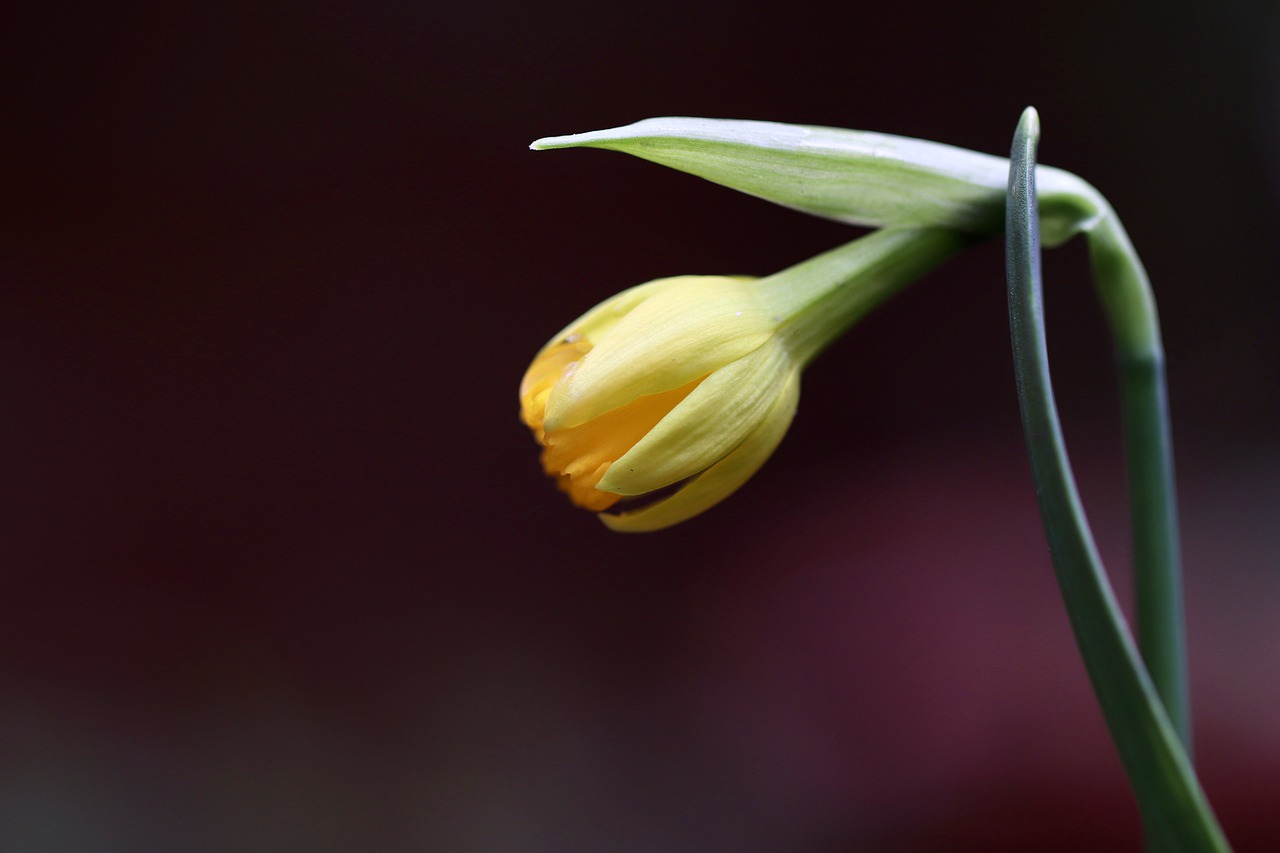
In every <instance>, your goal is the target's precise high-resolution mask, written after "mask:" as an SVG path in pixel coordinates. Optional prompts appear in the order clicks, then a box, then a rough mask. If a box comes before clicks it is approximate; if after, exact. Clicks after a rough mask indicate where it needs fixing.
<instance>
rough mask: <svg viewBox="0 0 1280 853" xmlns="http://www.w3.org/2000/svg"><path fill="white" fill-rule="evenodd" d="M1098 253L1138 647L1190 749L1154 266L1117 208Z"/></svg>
mask: <svg viewBox="0 0 1280 853" xmlns="http://www.w3.org/2000/svg"><path fill="white" fill-rule="evenodd" d="M1089 254H1090V257H1091V259H1092V261H1093V273H1094V280H1095V282H1096V283H1097V288H1098V293H1099V296H1100V297H1101V299H1102V303H1103V306H1104V309H1105V310H1106V313H1107V317H1108V319H1109V322H1110V324H1111V328H1112V336H1113V338H1114V339H1115V342H1116V360H1117V362H1118V368H1119V373H1120V386H1121V398H1122V408H1123V418H1124V433H1125V452H1126V460H1127V463H1128V468H1129V503H1130V516H1131V524H1132V539H1133V546H1132V547H1133V570H1134V593H1135V595H1134V599H1135V611H1136V613H1135V615H1136V622H1137V634H1138V648H1139V649H1141V651H1142V657H1143V660H1144V661H1146V664H1147V669H1148V670H1149V671H1150V673H1151V680H1152V681H1153V682H1154V683H1155V686H1156V690H1157V692H1159V694H1160V698H1161V699H1162V700H1163V701H1164V705H1165V709H1166V710H1167V711H1168V712H1169V719H1170V720H1171V721H1172V722H1173V725H1174V727H1175V728H1176V729H1177V730H1178V735H1179V737H1181V739H1182V743H1183V746H1184V747H1185V748H1186V750H1187V752H1188V754H1190V753H1191V703H1190V698H1189V691H1188V686H1187V653H1186V636H1185V631H1184V629H1183V602H1182V564H1181V558H1180V548H1179V536H1178V508H1177V501H1176V498H1175V494H1176V491H1175V484H1174V474H1173V442H1172V438H1171V436H1170V430H1169V406H1168V398H1167V395H1166V391H1165V375H1164V347H1163V345H1162V344H1161V341H1160V321H1159V318H1158V316H1157V313H1156V305H1155V300H1154V298H1152V295H1151V285H1150V283H1149V282H1148V280H1147V275H1146V271H1145V270H1144V269H1143V268H1142V262H1141V261H1140V260H1139V259H1138V256H1137V253H1136V252H1135V251H1134V250H1133V245H1132V244H1131V243H1130V242H1129V237H1128V235H1127V234H1125V231H1124V227H1123V226H1122V225H1121V224H1120V220H1119V219H1117V218H1116V215H1115V214H1114V213H1113V212H1112V211H1111V210H1110V208H1108V209H1107V210H1106V211H1105V215H1103V216H1102V217H1100V218H1099V219H1098V220H1097V222H1096V224H1095V225H1094V226H1093V228H1092V229H1091V230H1090V231H1089Z"/></svg>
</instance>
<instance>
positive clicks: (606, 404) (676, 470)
mask: <svg viewBox="0 0 1280 853" xmlns="http://www.w3.org/2000/svg"><path fill="white" fill-rule="evenodd" d="M962 243H963V240H962V239H961V238H960V237H958V236H957V235H955V234H954V233H953V232H950V231H947V230H942V229H885V230H882V231H877V232H875V233H873V234H870V235H868V236H866V237H863V238H862V239H860V240H856V241H854V242H853V243H849V244H847V245H845V246H842V247H840V248H839V249H836V250H833V251H831V252H827V253H826V254H823V255H819V256H818V257H816V258H813V259H812V260H809V261H806V262H805V263H802V264H799V265H797V266H794V267H791V268H789V269H787V270H784V271H783V272H780V273H778V274H776V275H773V276H770V277H768V278H764V279H751V278H743V277H727V276H680V277H675V278H665V279H659V280H657V281H653V282H650V283H648V284H644V285H640V286H639V287H633V288H631V289H630V290H625V291H623V292H622V293H619V294H618V295H616V296H614V297H612V298H611V299H608V300H606V301H605V302H603V303H601V304H600V305H598V306H596V307H595V308H593V309H592V310H591V311H589V312H587V313H586V314H584V315H583V316H582V317H580V318H579V319H577V320H576V321H574V322H573V323H571V324H570V325H569V326H568V327H567V328H566V329H565V330H564V331H562V332H561V333H560V334H558V335H556V336H555V337H554V338H552V339H551V341H550V342H549V343H548V344H547V345H546V346H545V347H543V348H542V350H541V351H540V352H539V353H538V355H537V356H536V357H535V358H534V360H533V363H532V364H531V365H530V367H529V369H528V371H526V373H525V375H524V379H523V381H522V382H521V384H520V409H521V418H522V420H523V421H524V422H525V424H526V425H528V426H529V428H530V429H531V430H532V431H533V434H534V437H535V438H536V439H537V441H538V442H539V443H540V444H541V445H542V446H543V452H542V464H543V468H544V469H545V470H546V472H547V474H549V475H551V476H552V477H555V478H556V479H557V481H558V483H559V485H560V488H561V489H562V490H563V491H565V492H566V493H567V494H568V495H569V498H570V499H571V500H572V501H573V502H574V503H575V504H577V505H578V506H580V507H583V508H585V509H589V510H592V511H595V512H598V513H600V518H601V519H602V520H603V521H604V523H605V524H607V525H608V526H609V527H611V528H613V529H614V530H623V531H647V530H658V529H661V528H663V527H668V526H670V525H672V524H676V523H678V522H680V521H684V520H685V519H688V518H691V517H693V516H695V515H697V514H699V513H701V512H703V511H704V510H707V509H709V508H710V507H712V506H714V505H715V504H717V503H719V502H720V501H722V500H723V499H724V498H726V497H728V496H729V495H730V494H732V493H733V492H734V491H735V490H737V489H738V488H739V487H740V486H742V484H743V483H745V482H746V481H747V480H748V479H749V478H750V477H751V475H752V474H754V473H755V472H756V471H757V470H758V469H759V468H760V466H761V465H763V464H764V463H765V461H766V460H767V459H768V458H769V456H770V455H771V454H772V453H773V451H774V449H775V448H777V446H778V444H779V442H781V441H782V437H783V435H784V434H785V433H786V431H787V428H788V427H789V426H790V424H791V421H792V418H793V417H794V415H795V412H796V404H797V402H798V401H799V396H800V372H801V370H802V368H803V367H804V366H805V365H806V364H807V363H808V362H809V361H810V360H811V359H812V358H813V357H814V356H815V355H816V354H817V353H818V352H819V351H820V350H822V349H823V348H824V347H826V346H827V345H828V344H829V343H831V341H833V340H834V339H835V338H836V337H838V335H839V334H840V333H841V332H842V331H843V330H844V329H845V328H846V327H847V326H848V325H849V324H850V323H852V322H853V321H854V320H856V319H857V318H858V317H860V316H862V315H863V314H864V313H866V311H867V310H869V309H870V308H871V307H873V306H874V305H876V304H878V303H879V302H880V301H881V300H883V299H884V298H886V297H887V296H889V295H890V294H892V293H894V292H896V291H897V290H898V289H899V288H901V287H902V286H903V285H905V284H906V283H908V282H910V281H912V280H914V279H915V278H918V277H919V276H920V275H922V274H923V273H924V272H925V271H926V270H928V269H929V268H931V267H932V266H933V265H934V264H936V263H938V262H940V261H941V260H943V259H944V258H945V257H947V256H949V255H950V254H951V253H952V252H954V251H955V250H956V249H958V248H959V247H960V246H961V245H962Z"/></svg>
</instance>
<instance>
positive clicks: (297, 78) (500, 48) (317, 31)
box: [0, 0, 1280, 853]
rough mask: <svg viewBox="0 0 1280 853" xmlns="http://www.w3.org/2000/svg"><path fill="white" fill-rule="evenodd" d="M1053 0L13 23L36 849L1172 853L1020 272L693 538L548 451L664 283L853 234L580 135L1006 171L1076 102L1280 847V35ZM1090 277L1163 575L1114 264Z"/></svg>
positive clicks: (12, 229) (891, 366) (1081, 459)
mask: <svg viewBox="0 0 1280 853" xmlns="http://www.w3.org/2000/svg"><path fill="white" fill-rule="evenodd" d="M1026 6H1027V8H1023V9H1020V10H1019V11H1017V12H1016V13H1014V12H1012V10H1011V8H1010V7H1006V6H1005V5H1004V4H998V3H989V2H981V3H977V4H963V5H954V4H950V3H943V2H924V3H916V4H897V5H894V4H887V5H886V4H875V5H874V6H873V7H865V8H864V7H861V6H857V5H850V4H844V5H843V6H837V7H835V8H834V10H828V9H825V8H823V7H818V6H810V5H809V4H800V5H798V6H797V5H795V4H791V5H787V4H781V3H776V4H775V3H746V4H742V3H729V2H709V3H702V4H693V3H675V2H669V0H658V2H654V3H648V4H639V5H636V6H635V7H634V9H628V8H624V7H620V6H619V7H609V6H604V7H602V6H600V5H599V4H586V3H580V4H579V3H568V2H553V3H543V4H524V5H515V4H508V5H502V6H499V7H496V8H486V7H478V6H477V7H473V8H471V9H469V10H466V9H463V8H462V6H461V5H457V4H447V5H445V6H433V5H431V4H426V3H407V2H396V0H374V2H367V3H355V2H319V3H316V2H307V3H303V2H297V3H267V4H256V3H243V2H242V3H236V2H230V3H221V4H203V3H195V4H186V5H181V6H173V5H171V4H159V3H151V4H145V3H144V4H134V5H129V6H127V7H126V8H123V9H122V8H116V7H107V8H102V9H98V10H96V11H94V10H86V9H83V8H75V7H58V6H56V5H51V6H46V7H44V8H45V11H43V12H41V13H39V15H40V18H39V19H38V20H37V19H35V18H34V17H28V18H27V19H25V20H21V21H17V22H16V23H14V24H13V25H11V27H10V28H9V34H10V37H11V39H13V40H14V42H15V44H14V45H13V46H12V48H11V49H10V50H7V51H6V54H7V55H8V56H9V57H10V59H11V63H12V73H11V75H10V77H9V79H10V85H9V86H8V87H6V88H7V91H8V94H9V102H10V105H11V108H10V111H9V120H8V122H7V125H6V126H7V130H6V133H5V137H6V143H7V145H6V149H7V155H6V156H5V158H4V164H3V167H0V168H3V170H4V174H3V180H2V181H0V186H3V187H4V191H5V194H6V198H7V200H8V201H7V204H5V205H4V213H3V229H2V232H0V247H2V248H3V259H4V263H3V271H4V290H3V292H4V305H5V310H4V312H3V315H2V319H0V324H3V333H2V334H0V354H2V357H0V383H2V384H0V387H2V388H3V399H4V401H5V415H4V417H3V418H2V419H0V439H2V441H0V458H3V460H4V465H3V470H4V471H5V472H6V474H5V481H6V488H5V489H4V495H5V498H4V505H3V507H2V513H0V519H2V521H0V526H2V527H0V555H2V558H3V564H2V567H0V572H2V574H0V578H3V582H4V583H3V586H4V590H5V594H4V597H3V604H2V605H0V608H3V609H2V611H0V679H3V681H2V684H0V848H3V849H4V850H13V851H37V850H93V851H103V850H109V851H115V850H119V851H139V850H185V851H203V850H209V851H214V850H237V851H242V850H308V851H316V850H343V851H345V850H432V851H437V850H439V851H463V850H483V851H516V853H522V851H601V850H608V851H657V850H662V851H675V850H681V851H684V850H688V851H694V850H697V851H743V852H744V853H752V851H761V853H767V852H768V851H794V853H818V851H823V853H830V851H852V850H876V851H916V850H984V851H991V850H1004V849H1009V850H1028V849H1034V850H1050V851H1051V850H1081V849H1088V850H1113V849H1114V850H1135V849H1138V847H1139V844H1140V842H1139V837H1138V829H1137V819H1136V812H1135V809H1134V806H1133V802H1132V798H1131V796H1130V795H1129V793H1128V790H1127V786H1126V783H1125V780H1124V777H1123V774H1122V772H1121V769H1120V766H1119V763H1118V761H1117V759H1116V757H1115V753H1114V749H1113V747H1112V745H1111V743H1110V741H1109V739H1108V736H1107V733H1106V730H1105V728H1104V726H1103V724H1102V722H1101V718H1100V716H1099V714H1098V712H1097V710H1096V707H1095V703H1094V700H1093V697H1092V694H1091V693H1090V690H1089V687H1088V684H1087V682H1086V680H1085V678H1084V675H1083V671H1082V668H1081V666H1080V664H1079V661H1078V657H1077V655H1076V652H1075V649H1074V645H1073V641H1072V638H1071V636H1070V632H1069V629H1068V626H1067V622H1066V619H1065V617H1064V615H1063V611H1062V606H1061V602H1060V599H1059V598H1058V594H1057V590H1056V587H1055V585H1054V581H1053V578H1052V572H1051V569H1050V566H1049V563H1048V559H1047V556H1046V552H1045V547H1044V544H1043V539H1042V537H1041V534H1040V530H1039V526H1038V516H1037V513H1036V509H1035V505H1034V495H1033V490H1032V485H1031V482H1030V478H1029V475H1028V473H1027V470H1026V465H1025V461H1024V454H1023V447H1022V444H1021V436H1020V433H1019V426H1018V415H1017V407H1016V400H1015V398H1014V389H1013V381H1012V374H1011V365H1010V358H1009V344H1008V332H1007V328H1006V321H1005V313H1004V312H1005V308H1004V303H1003V289H1004V285H1003V259H1002V250H1001V247H1000V246H999V245H998V243H994V242H993V243H991V244H989V245H985V246H982V247H979V248H977V249H974V250H972V251H971V252H969V253H968V254H966V255H964V256H962V257H961V258H959V259H957V260H956V261H954V262H952V263H950V264H948V265H947V266H946V267H944V268H943V269H941V270H940V271H938V272H936V273H935V274H933V275H932V276H930V277H929V278H928V279H927V280H926V281H924V282H922V283H921V284H920V285H918V286H917V287H915V288H914V289H913V290H911V291H910V292H908V293H907V294H905V295H904V296H902V297H901V298H900V299H897V300H895V301H894V302H893V303H891V304H890V305H888V306H886V307H885V308H883V309H882V310H881V311H880V312H878V313H877V314H875V315H874V316H872V317H871V318H869V319H868V320H867V321H866V322H864V323H863V324H862V325H861V326H860V327H859V328H857V329H856V330H855V331H854V332H853V333H851V334H850V335H849V336H848V337H847V339H846V340H844V341H842V342H841V343H840V344H839V345H837V346H836V347H834V348H833V349H832V350H831V351H830V352H829V353H828V354H826V355H825V356H824V357H823V358H822V359H821V360H820V361H819V362H818V363H817V364H816V365H815V366H814V367H813V369H812V370H811V371H810V372H809V373H808V374H807V375H806V380H805V391H804V395H803V400H802V403H801V410H800V414H799V416H798V419H797V421H796V423H795V425H794V426H793V429H792V432H791V435H790V436H789V437H788V440H787V441H786V442H785V443H784V445H783V447H782V448H781V449H780V450H779V452H778V453H777V454H776V455H775V457H774V459H773V460H771V462H770V463H769V464H768V465H767V466H766V468H765V469H764V470H763V471H762V472H761V473H760V474H759V475H758V476H757V477H756V478H755V479H754V480H753V481H752V482H751V483H750V484H749V485H748V487H746V488H745V489H743V490H742V491H741V492H740V493H739V494H738V495H736V496H735V497H734V498H732V499H731V500H730V501H729V502H727V503H726V504H724V505H722V506H721V507H719V508H717V509H716V510H714V511H713V512H711V513H709V514H708V515H706V516H704V517H702V518H700V519H698V520H697V521H695V522H693V523H690V524H688V525H686V526H683V527H682V528H679V529H675V530H672V531H669V532H665V533H660V534H653V535H647V536H633V537H628V536H619V535H614V534H610V533H608V532H607V531H605V530H604V529H603V528H602V527H600V526H599V524H598V523H597V522H596V521H595V520H593V519H592V518H591V517H590V516H589V515H586V514H583V513H581V512H578V511H575V510H573V509H572V508H571V507H569V506H568V505H567V503H565V502H564V501H563V500H561V498H560V497H559V495H558V494H557V493H556V492H555V490H554V488H553V487H552V486H551V484H550V483H549V482H547V481H545V480H544V478H543V477H542V476H541V474H540V472H539V469H538V465H537V461H536V456H537V453H536V449H535V447H534V445H533V443H532V441H531V439H530V437H529V436H528V435H527V434H526V432H525V430H524V429H523V427H522V426H521V425H520V424H519V423H518V421H517V419H516V401H515V386H516V384H517V382H518V381H519V377H520V374H521V372H522V371H523V369H524V367H525V365H526V363H527V361H528V359H529V358H530V357H531V356H532V354H533V353H534V352H535V351H536V350H537V348H538V347H539V346H540V345H541V344H542V343H543V342H544V340H545V339H546V338H547V337H548V336H549V335H550V334H552V333H553V332H554V331H555V330H556V329H558V328H560V327H561V326H562V325H563V324H564V323H565V322H567V321H568V320H569V319H571V318H572V317H574V316H576V315H577V314H578V313H580V312H581V311H582V310H584V309H585V308H587V307H589V306H590V305H592V304H594V303H595V302H597V301H598V300H600V299H602V298H604V297H605V296H608V295H609V294H611V293H613V292H615V291H616V290H619V289H621V288H623V287H626V286H629V285H631V284H636V283H639V282H642V281H645V280H648V279H650V278H654V277H658V276H662V275H672V274H678V273H752V274H767V273H770V272H773V271H776V270H778V269H780V268H782V267H784V266H786V265H788V264H791V263H794V262H797V261H799V260H802V259H804V258H806V257H808V256H810V255H812V254H814V253H816V252H819V251H822V250H825V249H827V248H830V247H832V246H834V245H837V244H838V243H840V242H843V241H845V240H847V239H850V238H851V237H853V236H855V234H856V232H854V231H853V230H851V229H848V228H844V227H842V226H838V225H835V224H832V223H828V222H823V221H820V220H816V219H811V218H807V217H804V216H801V215H799V214H795V213H792V212H789V211H785V210H782V209H779V208H774V207H771V206H769V205H767V204H764V203H762V202H758V201H755V200H752V199H749V198H746V197H744V196H741V195H738V194H735V193H732V192H730V191H727V190H724V189H721V188H718V187H714V186H712V185H710V184H706V183H703V182H700V181H697V180H695V179H693V178H689V177H687V176H683V175H679V174H676V173H674V172H667V171H664V170H662V169H660V168H658V167H656V166H653V165H650V164H647V163H643V162H641V161H638V160H632V159H628V158H625V157H623V156H622V155H616V154H608V153H602V152H595V151H584V152H557V153H544V154H532V153H530V152H528V151H527V150H526V146H527V144H528V143H529V142H530V141H532V140H533V139H534V138H536V137H539V136H544V135H550V134H560V133H571V132H577V131H584V130H590V129H596V128H601V127H608V126H613V125H617V124H624V123H627V122H630V121H634V120H637V119H640V118H644V117H647V116H652V115H706V116H717V117H732V118H758V119H772V120H779V121H793V122H801V123H812V124H829V125H837V126H845V127H857V128H863V129H871V130H879V131H884V132H890V133H900V134H905V135H910V136H920V137H925V138H930V139H937V140H940V141H945V142H950V143H954V144H958V145H963V146H967V147H971V148H975V149H978V150H982V151H988V152H992V153H1004V152H1006V151H1007V150H1008V145H1009V140H1010V137H1011V134H1012V131H1013V128H1014V124H1015V123H1016V121H1017V118H1018V115H1019V113H1020V112H1021V110H1022V108H1023V107H1024V106H1026V105H1028V104H1034V105H1035V106H1036V107H1037V108H1038V109H1039V110H1040V113H1041V117H1042V120H1043V126H1044V138H1043V144H1042V148H1041V156H1042V158H1043V159H1044V161H1045V162H1048V163H1053V164H1055V165H1059V166H1063V167H1065V168H1068V169H1071V170H1073V171H1076V172H1078V173H1079V174H1081V175H1083V176H1084V177H1085V178H1087V179H1088V180H1090V181H1091V182H1093V183H1094V184H1095V185H1097V186H1098V187H1099V188H1100V189H1101V190H1102V191H1103V192H1104V193H1105V194H1106V195H1107V196H1108V197H1109V198H1110V199H1111V201H1112V202H1113V204H1114V205H1115V206H1116V208H1117V209H1118V210H1119V212H1120V214H1121V216H1122V217H1123V218H1124V220H1125V222H1126V224H1127V226H1128V228H1129V230H1130V232H1131V235H1132V236H1133V238H1134V241H1135V243H1136V244H1137V246H1138V248H1139V250H1140V251H1141V252H1142V255H1143V258H1144V260H1145V261H1146V263H1147V265H1148V268H1149V270H1150V272H1151V274H1152V278H1153V280H1154V282H1155V285H1156V288H1157V292H1158V298H1159V300H1160V307H1161V310H1162V314H1163V319H1164V322H1165V334H1166V343H1167V346H1168V350H1169V357H1170V368H1171V395H1172V401H1173V406H1174V413H1175V425H1174V428H1175V438H1176V442H1177V449H1178V463H1179V467H1180V477H1181V481H1182V486H1183V502H1184V508H1183V511H1184V535H1185V540H1186V541H1185V546H1186V563H1187V576H1188V590H1189V622H1190V630H1191V634H1190V641H1191V646H1192V654H1191V657H1192V666H1193V672H1192V677H1193V690H1194V698H1195V704H1196V723H1197V737H1198V758H1199V762H1200V766H1201V768H1202V773H1203V779H1204V783H1205V786H1206V789H1207V791H1208V794H1209V796H1210V799H1211V800H1212V801H1213V802H1214V803H1215V805H1216V807H1217V808H1218V810H1219V814H1220V816H1221V818H1222V821H1223V823H1224V825H1225V827H1226V830H1227V832H1228V835H1229V836H1230V837H1231V838H1232V840H1233V841H1234V843H1235V844H1236V846H1237V849H1238V850H1241V851H1247V850H1266V849H1270V846H1269V845H1270V844H1272V843H1274V837H1275V833H1276V822H1275V817H1274V806H1273V804H1274V799H1275V793H1276V791H1277V790H1280V728H1278V727H1277V726H1276V724H1275V716H1274V709H1275V708H1276V707H1277V706H1278V705H1280V683H1278V682H1277V678H1276V668H1275V667H1276V661H1277V659H1280V657H1278V655H1277V653H1280V620H1278V619H1277V618H1276V615H1277V612H1278V611H1277V607H1280V575H1278V574H1277V571H1276V566H1277V557H1278V556H1280V539H1278V538H1277V534H1276V524H1275V522H1276V518H1277V508H1278V507H1280V486H1278V485H1277V483H1280V479H1278V478H1277V474H1280V442H1278V441H1277V431H1276V421H1277V414H1278V411H1277V398H1276V394H1275V389H1276V387H1277V378H1278V377H1277V372H1278V370H1280V343H1278V341H1280V336H1277V335H1275V334H1274V331H1273V327H1274V324H1275V321H1276V319H1277V308H1278V307H1280V288H1277V287H1276V283H1277V276H1278V274H1280V258H1278V252H1277V243H1276V239H1275V235H1276V234H1277V233H1280V211H1278V209H1277V198H1278V197H1280V193H1278V192H1277V189H1278V185H1280V157H1277V154H1278V153H1280V122H1278V121H1277V120H1276V116H1277V115H1280V63H1278V62H1277V60H1276V56H1277V55H1280V54H1277V52H1276V50H1275V47H1276V43H1277V37H1278V36H1280V19H1278V18H1277V14H1276V12H1275V10H1274V9H1271V8H1270V7H1269V6H1268V5H1267V4H1262V3H1246V2H1236V3H1228V4H1225V5H1224V4H1220V3H1215V4H1210V3H1209V2H1207V0H1196V2H1193V3H1191V4H1184V5H1183V6H1181V7H1178V8H1179V9H1181V11H1177V10H1175V9H1173V8H1166V7H1163V6H1161V7H1159V13H1158V15H1157V14H1156V7H1154V6H1149V5H1147V4H1134V3H1102V2H1086V3H1083V4H1077V5H1076V6H1063V5H1060V4H1059V5H1053V6H1049V5H1044V6H1035V5H1033V4H1026ZM1020 43H1021V44H1024V45H1025V46H1023V47H1019V44H1020ZM1046 276H1047V286H1048V288H1049V292H1048V300H1049V304H1048V311H1049V326H1050V335H1051V345H1052V346H1053V353H1054V357H1055V369H1056V373H1055V377H1056V379H1057V381H1058V388H1059V398H1060V402H1061V403H1062V405H1063V407H1064V410H1065V417H1066V419H1067V429H1068V438H1069V440H1070V441H1071V442H1072V449H1073V452H1074V454H1075V458H1076V461H1077V463H1078V465H1079V466H1080V472H1079V474H1080V478H1081V484H1082V488H1083V490H1084V495H1085V499H1086V502H1087V504H1088V506H1089V509H1090V511H1091V513H1092V517H1093V519H1094V522H1095V525H1096V528H1097V534H1098V537H1099V539H1100V542H1101V545H1102V548H1103V551H1104V553H1105V555H1106V556H1107V558H1108V560H1109V563H1110V565H1111V567H1112V572H1113V575H1114V576H1115V578H1116V581H1117V584H1118V586H1119V587H1120V589H1121V591H1122V594H1123V592H1124V590H1126V589H1127V581H1126V572H1125V569H1124V567H1125V560H1126V556H1127V555H1126V544H1125V543H1126V532H1125V526H1126V525H1125V520H1124V512H1125V510H1124V488H1123V475H1122V459H1121V455H1120V451H1119V447H1118V437H1117V434H1116V433H1117V430H1116V427H1115V416H1116V406H1115V388H1114V378H1113V375H1112V373H1111V370H1110V357H1109V355H1108V354H1107V343H1106V335H1105V330H1104V328H1103V326H1102V323H1101V321H1100V319H1099V316H1098V312H1097V310H1096V308H1095V305H1094V302H1093V299H1092V296H1091V293H1090V290H1089V287H1088V272H1087V262H1086V259H1085V255H1084V250H1083V247H1082V246H1081V245H1078V244H1072V245H1069V246H1067V247H1065V248H1063V249H1061V250H1058V251H1056V252H1054V253H1053V254H1052V255H1050V256H1048V257H1047V258H1046Z"/></svg>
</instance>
